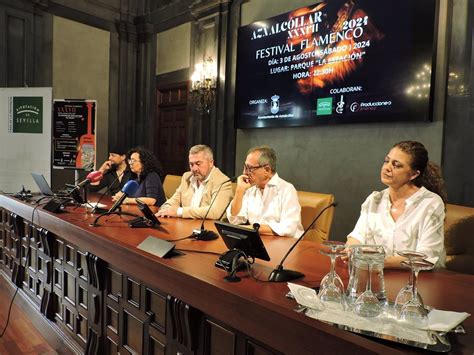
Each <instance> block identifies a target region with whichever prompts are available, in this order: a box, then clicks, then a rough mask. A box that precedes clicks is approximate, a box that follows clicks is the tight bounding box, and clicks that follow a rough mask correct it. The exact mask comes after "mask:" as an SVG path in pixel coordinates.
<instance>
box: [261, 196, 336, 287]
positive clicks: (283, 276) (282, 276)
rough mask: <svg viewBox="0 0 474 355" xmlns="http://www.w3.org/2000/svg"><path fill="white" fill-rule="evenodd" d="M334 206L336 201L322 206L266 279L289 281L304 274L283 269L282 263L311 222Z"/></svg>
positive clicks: (309, 227) (307, 229)
mask: <svg viewBox="0 0 474 355" xmlns="http://www.w3.org/2000/svg"><path fill="white" fill-rule="evenodd" d="M336 206H337V202H333V203H331V204H329V205H327V206H326V207H324V208H323V209H322V210H321V212H319V213H318V215H317V216H316V217H315V218H314V219H313V221H312V222H311V224H310V225H309V226H308V228H306V230H305V231H304V232H303V234H301V236H300V237H299V238H298V240H297V241H296V242H295V243H294V244H293V245H292V247H291V248H290V249H289V250H288V251H287V252H286V254H285V256H284V257H283V259H281V261H280V264H279V265H278V266H277V267H276V268H275V269H273V271H272V272H271V273H270V275H269V276H268V281H270V282H284V281H290V280H294V279H298V278H300V277H303V276H304V274H303V273H301V272H299V271H295V270H286V269H284V268H283V263H284V262H285V260H286V258H287V257H288V255H290V253H291V251H292V250H293V249H294V248H295V247H296V245H297V244H298V243H299V242H300V241H301V240H302V239H303V237H304V236H305V235H306V233H307V232H308V231H309V230H310V229H311V227H312V226H313V224H314V223H315V222H316V221H317V220H318V219H319V217H320V216H321V215H322V214H323V212H324V211H326V210H327V209H328V208H330V207H336Z"/></svg>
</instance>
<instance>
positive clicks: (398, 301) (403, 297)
mask: <svg viewBox="0 0 474 355" xmlns="http://www.w3.org/2000/svg"><path fill="white" fill-rule="evenodd" d="M397 254H398V255H400V256H403V257H405V258H407V259H408V260H404V261H402V262H401V265H402V266H405V267H407V268H410V264H411V263H412V262H413V261H415V260H423V259H426V258H427V255H426V254H424V253H420V252H417V251H412V250H402V251H397ZM412 289H413V273H411V272H410V276H409V278H408V283H407V284H406V286H405V287H403V288H402V289H401V290H400V291H399V292H398V294H397V297H396V298H395V304H394V307H395V312H396V313H399V312H400V310H401V308H402V306H403V305H404V304H405V303H407V302H408V301H410V300H411V297H412V295H411V293H412ZM417 297H418V301H419V302H420V303H421V304H423V300H422V299H421V296H420V294H419V293H417Z"/></svg>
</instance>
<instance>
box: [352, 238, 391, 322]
mask: <svg viewBox="0 0 474 355" xmlns="http://www.w3.org/2000/svg"><path fill="white" fill-rule="evenodd" d="M355 253H356V257H358V258H359V260H360V261H361V262H362V263H364V264H365V265H367V282H366V288H365V291H364V292H363V293H362V294H360V296H359V297H357V299H356V301H355V303H354V312H355V313H356V314H357V315H359V316H362V317H366V318H375V317H377V316H378V315H380V314H381V313H382V311H383V310H384V307H383V306H382V304H381V303H380V301H379V299H378V297H377V296H376V295H375V293H374V292H372V270H373V268H374V266H376V267H378V268H380V266H381V267H382V269H383V264H384V259H385V252H384V250H383V247H381V246H375V245H374V246H364V247H361V248H356V249H355Z"/></svg>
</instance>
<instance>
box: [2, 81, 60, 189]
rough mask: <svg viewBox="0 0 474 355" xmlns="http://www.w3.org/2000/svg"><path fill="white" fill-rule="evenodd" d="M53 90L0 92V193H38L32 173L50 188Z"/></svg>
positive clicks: (6, 89) (19, 89) (29, 89)
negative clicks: (28, 191)
mask: <svg viewBox="0 0 474 355" xmlns="http://www.w3.org/2000/svg"><path fill="white" fill-rule="evenodd" d="M51 102H52V88H0V191H3V192H17V191H19V190H21V188H22V186H24V187H25V188H26V189H27V190H32V191H38V187H37V186H36V184H35V182H34V181H33V178H32V177H31V172H37V173H41V174H43V175H44V177H45V178H46V181H48V183H49V184H51Z"/></svg>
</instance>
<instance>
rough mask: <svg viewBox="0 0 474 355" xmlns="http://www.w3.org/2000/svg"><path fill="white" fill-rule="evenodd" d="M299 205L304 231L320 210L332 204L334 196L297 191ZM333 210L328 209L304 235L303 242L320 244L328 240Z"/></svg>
mask: <svg viewBox="0 0 474 355" xmlns="http://www.w3.org/2000/svg"><path fill="white" fill-rule="evenodd" d="M297 193H298V200H299V202H300V205H301V223H302V224H303V229H305V230H306V228H308V226H309V225H310V223H311V222H312V221H313V219H314V218H315V217H316V216H317V214H318V213H319V212H321V210H322V209H323V208H324V207H326V206H328V205H329V204H331V203H332V202H334V195H331V194H322V193H318V192H308V191H297ZM333 217H334V208H333V207H331V208H328V209H327V210H326V211H325V212H324V213H323V214H322V215H321V216H320V217H319V219H318V220H317V221H316V223H315V224H314V225H313V226H312V227H311V229H310V230H309V231H308V232H307V233H306V236H305V237H304V239H305V240H311V241H316V242H322V241H325V240H328V237H329V232H330V230H331V224H332V219H333Z"/></svg>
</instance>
